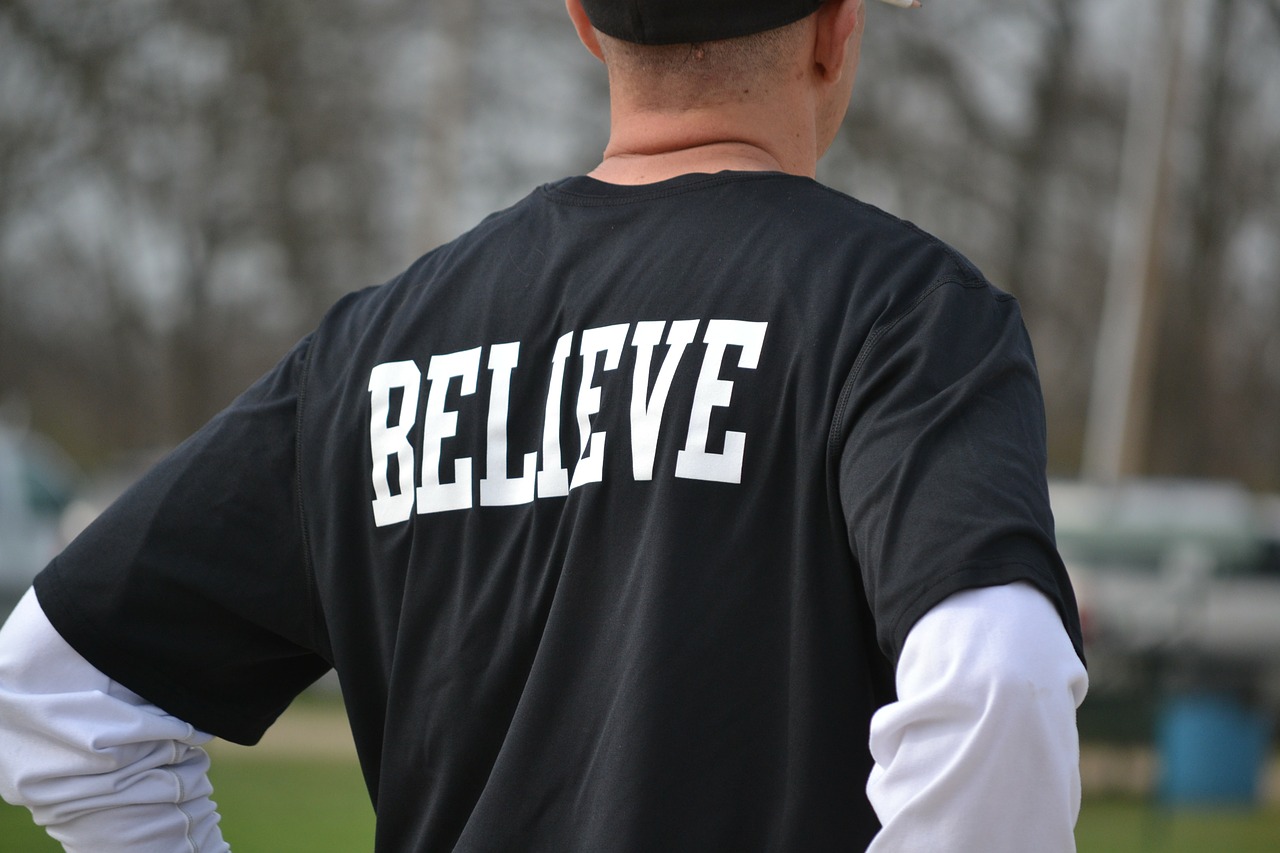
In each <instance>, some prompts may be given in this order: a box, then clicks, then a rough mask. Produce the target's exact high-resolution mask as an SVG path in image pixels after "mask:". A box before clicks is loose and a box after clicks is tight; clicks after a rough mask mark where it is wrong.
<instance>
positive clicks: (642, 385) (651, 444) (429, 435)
mask: <svg viewBox="0 0 1280 853" xmlns="http://www.w3.org/2000/svg"><path fill="white" fill-rule="evenodd" d="M699 324H700V321H698V320H675V321H673V322H670V323H668V322H666V321H663V320H650V321H644V322H639V323H634V324H631V323H619V324H617V325H612V326H602V327H599V328H594V329H585V330H583V332H582V336H581V339H580V342H579V345H578V356H579V357H580V358H581V359H582V380H581V382H580V384H579V386H578V390H577V394H578V396H577V401H576V414H577V426H578V446H579V447H580V448H581V452H580V455H579V457H578V461H577V464H576V465H574V468H573V475H572V478H570V474H569V470H568V469H567V468H566V467H565V466H564V464H563V461H562V459H561V452H560V411H561V395H562V394H563V393H564V387H563V386H564V374H565V365H566V363H567V362H568V360H569V358H570V356H571V351H572V347H573V336H574V333H573V332H567V333H565V334H564V335H562V336H561V337H560V338H559V340H558V341H557V342H556V347H555V352H554V354H553V355H552V357H551V374H550V380H549V382H548V386H547V400H546V408H545V416H544V419H543V424H542V451H541V457H542V458H541V462H542V467H541V468H538V457H539V454H538V453H537V452H533V453H525V454H524V459H523V467H522V469H521V470H522V472H523V473H522V474H521V475H520V476H519V477H509V476H507V475H508V467H507V455H508V453H507V416H508V409H509V405H510V398H511V375H512V373H513V372H514V370H515V368H516V366H517V365H518V363H519V359H520V342H519V341H513V342H511V343H505V344H494V345H492V346H490V347H488V362H487V367H488V370H489V372H490V373H491V374H492V382H491V384H490V390H489V410H488V427H487V439H488V440H487V444H486V447H485V454H486V455H485V471H486V475H485V476H484V477H483V478H482V479H481V480H480V490H479V491H480V494H479V497H480V504H481V506H513V505H516V504H525V503H530V502H532V501H533V500H534V498H535V497H537V498H549V497H563V496H564V495H567V494H569V491H570V490H571V489H576V488H578V487H579V486H582V485H583V484H585V483H594V482H599V481H600V480H601V479H602V478H603V476H604V452H605V439H606V434H605V432H603V431H599V432H593V431H592V428H591V419H592V416H593V415H595V414H596V413H598V412H599V411H600V386H599V385H598V384H596V379H597V376H596V368H597V363H598V362H599V363H600V369H601V370H615V369H617V367H618V364H619V363H620V361H621V358H622V353H623V349H624V347H625V346H626V345H627V339H628V336H630V343H631V346H632V347H634V348H635V370H634V374H633V376H632V382H631V464H632V473H633V475H634V476H635V479H636V480H652V479H653V468H654V456H655V454H656V452H657V446H658V431H659V427H660V426H661V423H662V413H663V410H664V409H665V407H666V403H667V396H668V392H670V390H671V382H672V379H673V378H674V377H675V373H676V368H677V367H678V366H679V364H680V360H681V359H682V358H683V357H684V352H685V349H686V347H688V346H689V344H691V343H693V340H694V337H695V336H696V335H697V331H698V326H699ZM767 327H768V323H753V322H747V321H744V320H715V319H713V320H709V321H708V322H707V325H706V330H705V331H704V332H703V335H702V342H703V344H705V345H706V350H705V352H704V354H703V357H702V368H701V371H700V373H699V374H698V382H697V385H696V386H695V389H694V394H693V405H692V409H691V413H690V417H689V425H688V432H687V434H686V435H687V437H686V440H685V445H684V449H683V450H680V451H679V452H678V454H677V456H676V468H675V476H677V477H682V478H686V479H691V480H711V481H715V482H722V483H741V482H742V451H743V446H744V443H745V439H746V434H745V433H741V432H732V431H727V432H726V433H725V436H724V449H723V451H722V452H720V453H713V452H709V451H708V450H707V435H708V432H709V429H710V424H711V410H712V409H714V408H716V407H724V406H728V405H729V401H730V398H731V396H732V393H733V383H732V382H731V381H729V380H726V379H721V378H720V373H721V367H722V364H723V362H724V358H725V352H726V349H727V348H728V347H731V346H735V347H739V348H740V352H739V355H738V362H737V366H738V367H739V368H745V369H749V370H754V369H755V368H756V365H757V364H758V363H759V360H760V351H761V348H762V347H763V345H764V336H765V330H766V328H767ZM660 343H665V344H666V347H667V351H666V354H665V356H664V357H663V358H662V361H661V364H660V365H659V366H658V374H657V378H656V380H655V381H654V382H653V389H652V391H650V390H649V385H650V382H649V379H650V375H651V368H652V366H653V358H654V349H655V348H656V347H657V346H658V345H659V344H660ZM483 350H484V348H483V347H476V348H474V349H469V350H463V351H462V352H453V353H446V354H443V355H433V356H431V358H430V360H429V361H428V362H427V375H426V383H427V391H426V398H427V399H426V405H425V406H424V407H423V409H422V411H421V417H422V429H421V442H422V446H421V465H420V466H419V464H418V460H417V458H416V457H417V456H418V449H417V448H415V447H414V445H413V438H414V435H413V432H414V429H413V428H414V427H415V425H416V424H417V420H418V417H419V408H418V402H419V399H420V397H421V391H422V384H423V377H422V371H421V370H420V369H419V367H418V364H417V363H416V362H414V361H389V362H384V363H382V364H379V365H377V366H376V367H374V368H373V370H371V371H370V373H369V395H370V402H371V409H372V411H371V414H370V420H369V448H370V450H371V451H372V456H373V490H374V500H373V519H374V523H375V524H376V525H377V526H379V527H384V526H386V525H389V524H396V523H399V522H405V521H408V520H409V519H410V518H411V517H412V516H413V514H414V512H415V511H416V512H417V513H419V514H425V513H433V512H445V511H448V510H458V509H467V508H469V507H471V505H472V501H473V479H472V460H471V458H470V457H464V458H459V459H455V460H453V480H452V482H444V481H442V479H441V476H440V468H441V447H442V444H443V442H444V441H445V440H447V439H449V438H451V437H453V436H455V435H457V429H458V413H457V412H456V411H450V410H447V409H446V408H445V405H446V395H447V393H448V390H449V386H450V383H452V382H454V381H455V380H456V381H457V383H458V393H459V394H460V395H461V396H468V395H471V394H474V393H475V391H476V387H477V381H478V377H479V372H480V361H481V356H482V355H483ZM601 355H603V358H600V356H601ZM393 391H399V392H400V393H399V394H393V393H392V392H393ZM397 396H398V397H399V407H398V408H399V411H398V412H397V413H396V417H395V418H394V419H393V418H391V407H392V401H393V399H394V398H395V397H397ZM393 458H394V459H395V460H396V468H397V471H398V477H397V480H398V483H397V485H398V487H399V488H398V489H394V490H393V488H392V483H391V479H390V462H391V460H392V459H393ZM419 470H420V471H421V478H420V483H418V484H417V485H416V486H415V482H414V481H415V471H419Z"/></svg>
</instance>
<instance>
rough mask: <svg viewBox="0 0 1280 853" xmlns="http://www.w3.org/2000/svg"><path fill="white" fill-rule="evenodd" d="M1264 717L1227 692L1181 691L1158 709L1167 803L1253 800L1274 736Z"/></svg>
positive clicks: (1162, 795) (1162, 783)
mask: <svg viewBox="0 0 1280 853" xmlns="http://www.w3.org/2000/svg"><path fill="white" fill-rule="evenodd" d="M1269 729H1270V726H1269V725H1268V721H1267V718H1266V716H1265V715H1264V714H1263V713H1261V712H1259V711H1254V710H1250V709H1249V708H1247V707H1246V706H1245V705H1244V704H1243V703H1241V702H1240V701H1238V700H1236V699H1234V698H1233V697H1231V696H1230V695H1228V694H1219V693H1206V694H1197V695H1190V696H1179V697H1175V698H1173V699H1170V700H1169V701H1168V702H1166V703H1165V705H1164V707H1163V709H1162V710H1161V712H1160V718H1159V723H1158V729H1157V746H1158V748H1159V753H1160V762H1161V764H1160V788H1159V794H1160V800H1161V801H1162V802H1163V803H1164V804H1165V805H1175V806H1176V805H1240V806H1248V805H1255V804H1256V803H1257V802H1258V799H1259V787H1260V784H1259V783H1260V781H1261V778H1262V770H1263V765H1264V763H1265V761H1266V756H1267V747H1268V744H1269V741H1270V738H1269V734H1270V731H1269Z"/></svg>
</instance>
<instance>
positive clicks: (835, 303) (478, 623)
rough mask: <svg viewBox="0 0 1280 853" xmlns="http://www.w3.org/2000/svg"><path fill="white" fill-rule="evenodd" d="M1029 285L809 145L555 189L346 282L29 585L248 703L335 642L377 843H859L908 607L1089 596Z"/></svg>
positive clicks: (53, 605)
mask: <svg viewBox="0 0 1280 853" xmlns="http://www.w3.org/2000/svg"><path fill="white" fill-rule="evenodd" d="M1044 445H1045V442H1044V416H1043V406H1042V402H1041V398H1040V392H1039V387H1038V381H1037V378H1036V373H1035V366H1034V362H1033V358H1032V354H1031V349H1030V346H1029V343H1028V340H1027V337H1026V334H1025V331H1024V329H1023V325H1022V322H1021V319H1020V317H1019V312H1018V308H1017V304H1016V302H1015V301H1014V300H1013V299H1012V298H1010V297H1009V296H1008V295H1006V294H1003V293H1001V292H999V291H998V290H996V289H994V288H992V287H991V286H990V285H989V284H988V283H987V282H986V281H985V279H983V277H982V276H981V275H980V274H979V273H978V272H977V271H976V270H975V269H974V268H973V267H972V266H971V265H970V264H969V263H968V262H967V261H966V260H965V259H964V258H963V257H961V256H960V255H959V254H957V253H956V252H955V251H954V250H952V249H951V248H949V247H948V246H946V245H945V244H943V243H941V242H940V241H938V240H936V239H934V238H932V237H930V236H929V235H927V234H925V233H923V232H921V231H920V230H919V229H917V228H915V227H913V226H912V225H910V224H908V223H904V222H902V221H900V220H897V219H895V218H893V217H891V216H889V215H887V214H885V213H883V212H881V211H879V210H876V209H875V208H872V207H870V206H867V205H864V204H862V203H860V202H857V201H855V200H853V199H850V198H848V197H847V196H843V195H841V194H839V193H836V192H833V191H831V190H829V189H826V188H824V187H822V186H821V185H819V184H817V183H815V182H813V181H811V180H808V179H804V178H798V177H792V176H786V175H779V174H736V173H722V174H718V175H690V176H685V177H683V178H679V179H676V180H672V181H667V182H664V183H660V184H655V185H650V186H645V187H619V186H611V185H606V184H602V183H600V182H597V181H594V180H592V179H589V178H581V177H580V178H571V179H568V180H565V181H562V182H560V183H558V184H554V185H550V186H546V187H542V188H540V189H538V190H537V191H535V192H534V193H532V194H531V195H530V196H529V197H528V198H526V199H525V200H523V201H521V202H520V203H518V204H516V205H515V206H514V207H512V208H510V209H508V210H505V211H503V212H501V213H497V214H495V215H493V216H491V217H489V218H488V219H486V220H485V221H484V222H482V223H481V224H480V225H479V226H477V227H476V228H475V229H473V230H472V231H471V232H469V233H468V234H466V235H464V236H462V237H461V238H459V239H458V240H456V241H454V242H452V243H450V244H447V245H445V246H443V247H441V248H439V249H437V250H435V251H433V252H431V253H430V254H428V255H426V256H425V257H423V258H422V259H420V260H419V261H418V262H417V263H415V264H414V265H413V266H412V267H411V268H409V269H408V270H407V271H406V272H405V273H404V274H402V275H401V276H399V277H398V278H396V279H395V280H393V281H391V282H389V283H387V284H385V285H383V286H381V287H377V288H372V289H369V290H365V291H361V292H359V293H355V294H352V295H350V296H348V297H347V298H345V299H343V300H342V301H341V302H340V303H339V304H338V305H337V306H335V307H334V308H333V310H332V311H331V312H330V313H329V315H328V316H327V317H326V319H325V320H324V321H323V323H322V324H321V325H320V327H319V328H318V329H317V330H316V331H315V332H314V333H313V334H312V335H311V336H309V337H308V338H307V339H306V340H304V341H303V342H302V343H300V344H299V345H298V346H297V347H296V348H295V349H294V351H293V352H292V353H290V354H289V355H288V356H287V357H286V358H285V359H284V360H283V361H282V362H281V363H280V364H279V365H278V366H277V367H276V368H275V369H274V370H273V371H272V372H271V373H269V374H268V375H267V376H266V377H264V378H263V379H262V380H261V381H260V382H258V383H257V384H256V385H255V386H254V387H252V388H251V389H250V390H248V391H247V392H246V393H245V394H244V395H243V396H242V397H241V398H240V399H239V400H237V401H236V402H235V403H234V404H233V405H232V406H231V407H230V408H229V409H228V410H227V411H225V412H224V413H222V414H221V415H219V416H218V417H217V418H215V419H214V420H213V421H212V422H211V423H210V424H209V425H208V426H206V427H205V428H204V429H203V430H202V431H200V432H199V433H197V434H196V435H195V436H194V437H192V438H191V439H190V440H188V441H187V442H186V443H185V444H184V445H182V446H181V447H179V448H178V449H177V450H176V451H175V452H174V453H173V454H172V455H171V456H170V457H169V458H168V459H167V460H166V461H164V462H162V463H161V464H160V465H159V466H158V467H157V468H156V469H155V470H153V471H152V472H151V473H150V474H148V475H147V476H146V477H145V478H144V479H143V480H142V481H141V482H140V483H138V485H137V486H136V487H134V488H133V489H132V490H131V491H130V492H129V493H127V494H126V495H125V496H124V497H123V498H122V499H121V500H120V501H119V502H117V503H116V504H115V505H114V506H113V507H112V508H110V509H109V510H108V511H107V512H106V513H105V514H104V515H103V517H102V518H101V519H99V521H98V522H96V523H95V524H94V525H93V526H92V527H91V528H90V529H89V530H88V531H86V532H85V534H83V535H82V536H81V537H80V538H79V539H78V540H77V541H76V542H75V543H73V544H72V545H71V546H70V547H69V548H68V549H67V551H66V552H65V554H63V555H62V556H61V557H59V558H58V559H57V560H56V561H55V562H54V563H53V564H52V565H51V566H50V567H49V568H48V569H47V570H46V571H45V572H44V573H43V574H42V575H41V576H40V577H39V578H38V579H37V582H36V588H37V592H38V594H39V597H40V601H41V603H42V605H43V606H44V608H45V611H46V612H47V613H48V615H49V618H50V619H51V621H52V622H53V624H54V625H55V626H56V627H57V628H58V630H59V631H60V632H61V633H62V634H63V635H64V636H65V637H66V638H67V640H68V641H69V642H70V643H71V644H72V645H73V646H75V647H76V648H77V649H78V650H79V651H80V652H81V653H82V654H84V656H85V657H87V658H88V659H89V660H90V661H91V662H93V663H94V664H95V665H97V666H98V667H99V668H100V669H102V670H103V671H105V672H106V673H107V674H109V675H110V676H112V677H113V678H115V679H116V680H118V681H120V682H121V683H123V684H125V685H126V686H128V687H130V688H132V689H133V690H135V691H136V692H138V693H140V694H142V695H143V696H144V697H146V698H147V699H149V700H150V701H152V702H154V703H156V704H158V705H159V706H161V707H162V708H164V709H166V710H167V711H168V712H170V713H172V714H174V715H176V716H178V717H181V718H183V719H185V720H187V721H189V722H191V723H192V724H194V725H196V726H198V727H199V728H201V729H204V730H206V731H210V732H212V733H215V734H218V735H220V736H222V737H225V738H228V739H231V740H234V741H239V742H245V743H250V742H254V741H256V740H257V739H258V738H259V737H260V736H261V734H262V732H263V731H264V730H265V729H266V728H267V727H268V726H269V725H270V724H271V722H272V721H273V720H274V719H275V718H276V716H277V715H278V714H279V713H280V712H281V711H282V710H283V709H284V708H285V707H286V706H287V705H288V703H289V702H290V700H291V699H292V698H293V697H294V696H295V695H296V694H297V693H298V692H299V691H300V690H301V689H303V688H304V687H305V686H306V685H308V684H309V683H311V682H312V681H313V680H314V679H316V678H317V677H319V676H320V675H321V674H322V673H323V672H325V671H326V670H327V669H328V668H329V667H331V666H332V667H335V668H336V669H337V672H338V675H339V678H340V681H341V683H342V689H343V695H344V697H345V701H346V704H347V708H348V711H349V715H350V718H351V723H352V728H353V731H354V735H355V740H356V745H357V749H358V751H359V754H360V760H361V763H362V767H363V770H364V773H365V776H366V779H367V782H368V785H369V790H370V792H371V794H372V796H373V799H374V802H375V806H376V809H377V815H378V829H377V837H378V849H379V850H380V851H424V850H465V851H498V850H522V851H557V853H559V852H560V851H574V850H581V851H599V850H610V851H655V850H663V851H676V850H691V851H694V850H696V851H706V850H734V851H740V850H742V851H745V850H779V851H796V850H804V851H821V850H849V849H858V848H860V847H861V846H864V845H865V844H866V843H867V842H868V840H869V839H870V838H871V836H872V835H873V834H874V832H875V831H876V829H877V824H876V820H875V816H874V814H873V812H872V811H871V809H870V806H869V805H868V803H867V800H866V795H865V791H864V787H865V783H866V778H867V774H868V772H869V768H870V765H871V759H870V756H869V754H868V750H867V731H868V724H869V719H870V716H871V714H872V713H873V712H874V710H875V709H876V708H877V707H879V706H880V705H882V704H883V703H884V702H886V701H888V700H890V699H891V698H892V689H893V687H892V666H893V663H894V661H895V660H896V658H897V655H898V653H899V652H900V650H901V647H902V643H903V641H904V639H905V637H906V634H907V632H908V630H909V629H910V628H911V626H912V625H913V624H914V622H915V620H916V619H917V618H918V617H919V616H921V615H922V614H923V613H925V612H926V611H927V610H928V609H929V608H930V607H932V606H933V605H935V604H937V603H938V602H939V601H941V600H942V599H943V598H945V597H946V596H947V595H949V594H951V593H953V592H956V591H958V590H961V589H965V588H971V587H978V586H985V585H994V584H1001V583H1007V582H1011V581H1015V580H1024V581H1028V582H1030V583H1032V584H1034V585H1035V586H1036V587H1038V588H1039V589H1041V590H1043V591H1044V592H1045V593H1046V594H1047V595H1048V596H1049V597H1050V598H1051V599H1052V600H1053V601H1054V602H1055V604H1056V605H1057V607H1058V609H1059V611H1060V612H1061V614H1062V616H1063V619H1064V623H1065V624H1066V626H1067V629H1068V631H1069V632H1070V634H1071V638H1072V641H1073V642H1074V643H1075V644H1076V647H1077V649H1079V647H1080V635H1079V626H1078V618H1077V615H1076V611H1075V603H1074V599H1073V597H1072V593H1071V590H1070V587H1069V584H1068V581H1067V579H1066V575H1065V573H1064V571H1063V568H1062V564H1061V561H1060V560H1059V558H1058V556H1057V553H1056V550H1055V547H1054V542H1053V533H1052V519H1051V516H1050V512H1049V507H1048V500H1047V494H1046V487H1045V481H1044V468H1045V455H1044V454H1045V449H1044Z"/></svg>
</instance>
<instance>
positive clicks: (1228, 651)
mask: <svg viewBox="0 0 1280 853" xmlns="http://www.w3.org/2000/svg"><path fill="white" fill-rule="evenodd" d="M1050 491H1051V497H1052V502H1053V508H1054V515H1055V519H1056V522H1057V529H1058V543H1059V549H1060V550H1061V552H1062V556H1063V559H1064V561H1065V562H1066V564H1067V570H1068V572H1069V573H1070V574H1071V578H1072V582H1073V583H1074V584H1075V587H1076V596H1077V599H1078V600H1079V603H1080V609H1081V616H1082V620H1083V623H1084V626H1085V635H1086V640H1085V642H1086V652H1087V653H1088V654H1089V656H1090V659H1091V660H1090V662H1091V664H1093V663H1094V662H1095V661H1096V663H1097V664H1098V666H1097V669H1098V670H1099V671H1098V675H1101V676H1102V677H1103V679H1104V680H1105V679H1106V678H1107V677H1108V676H1110V675H1111V674H1112V673H1114V672H1115V671H1116V664H1117V662H1120V663H1123V662H1129V663H1132V662H1133V661H1135V660H1137V661H1142V662H1145V663H1146V664H1148V665H1152V666H1158V667H1162V668H1163V669H1165V670H1166V671H1167V670H1169V669H1171V668H1177V667H1183V668H1184V669H1185V668H1187V667H1188V666H1190V665H1192V664H1194V665H1195V666H1196V668H1197V672H1198V673H1200V674H1203V673H1206V672H1217V673H1218V674H1220V675H1224V676H1225V674H1227V673H1230V674H1232V677H1233V678H1235V679H1236V680H1247V681H1249V682H1250V683H1251V686H1258V685H1262V684H1265V683H1268V682H1272V683H1277V682H1278V680H1280V518H1277V519H1275V520H1274V521H1272V520H1270V514H1271V510H1270V509H1268V507H1269V506H1270V504H1268V503H1267V502H1266V501H1264V500H1263V499H1259V498H1256V497H1255V496H1253V495H1252V494H1250V493H1249V492H1248V491H1246V490H1245V489H1243V488H1241V487H1239V486H1236V485H1233V484H1230V483H1217V482H1199V481H1162V480H1141V481H1129V482H1123V483H1120V484H1117V485H1114V486H1102V485H1093V484H1087V483H1079V482H1066V481H1058V482H1054V483H1052V484H1051V486H1050Z"/></svg>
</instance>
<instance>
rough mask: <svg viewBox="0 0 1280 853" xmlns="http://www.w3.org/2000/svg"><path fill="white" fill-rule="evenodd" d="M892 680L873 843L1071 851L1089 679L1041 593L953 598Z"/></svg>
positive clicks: (914, 636) (880, 716)
mask: <svg viewBox="0 0 1280 853" xmlns="http://www.w3.org/2000/svg"><path fill="white" fill-rule="evenodd" d="M896 683H897V690H898V699H897V701H896V702H893V703H891V704H889V705H886V706H884V707H883V708H881V709H880V710H879V711H878V712H877V713H876V714H875V716H874V717H873V718H872V722H871V735H870V746H871V754H872V757H873V759H874V761H875V764H874V766H873V768H872V771H871V776H870V779H869V781H868V784H867V795H868V798H869V799H870V800H871V803H872V806H873V807H874V808H875V810H876V813H877V815H878V816H879V818H880V821H881V823H882V825H883V828H882V829H881V831H880V834H879V835H877V836H876V839H875V841H874V842H873V843H872V845H871V847H870V848H869V850H870V851H871V853H876V851H891V850H895V851H896V850H934V851H940V853H948V851H983V853H1018V851H1025V850H1037V851H1044V853H1066V851H1073V850H1075V841H1074V835H1073V830H1074V827H1075V822H1076V818H1077V816H1078V814H1079V811H1080V768H1079V740H1078V736H1077V731H1076V720H1075V710H1076V708H1078V707H1079V705H1080V703H1081V701H1083V699H1084V695H1085V692H1086V690H1087V688H1088V679H1087V676H1086V673H1085V669H1084V666H1083V664H1082V663H1081V662H1080V658H1079V657H1078V656H1077V655H1076V653H1075V650H1074V648H1073V647H1072V644H1071V642H1070V640H1069V638H1068V636H1067V634H1066V632H1065V631H1064V630H1063V628H1062V623H1061V620H1060V619H1059V617H1058V614H1057V613H1056V612H1055V609H1054V607H1053V606H1052V605H1051V603H1050V602H1049V600H1048V599H1047V598H1046V597H1045V596H1044V595H1043V594H1041V593H1040V592H1038V591H1037V590H1035V589H1033V588H1031V587H1030V586H1028V585H1026V584H1024V583H1015V584H1011V585H1008V586H998V587H986V588H982V589H975V590H967V591H964V592H960V593H957V594H955V595H952V596H950V597H949V598H947V599H946V600H945V601H943V602H942V603H941V604H939V605H938V606H936V607H934V608H933V609H932V610H930V611H929V612H928V613H927V614H925V615H924V616H923V617H922V618H921V619H920V620H919V621H918V622H917V623H916V625H915V626H914V627H913V628H912V630H911V631H910V633H909V634H908V636H907V640H906V643H905V645H904V646H903V650H902V656H901V658H900V659H899V662H898V668H897V676H896Z"/></svg>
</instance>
